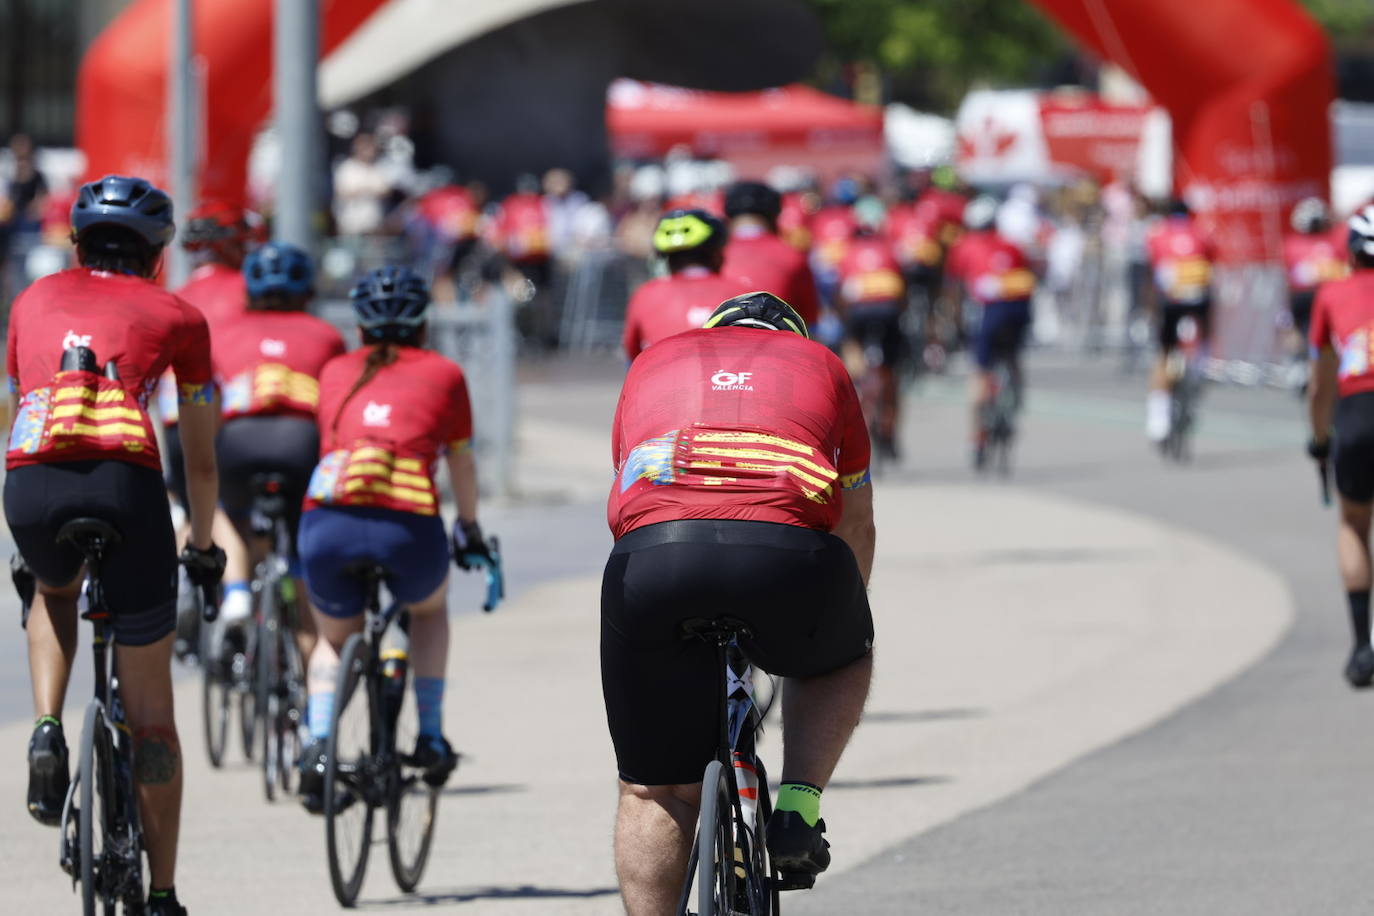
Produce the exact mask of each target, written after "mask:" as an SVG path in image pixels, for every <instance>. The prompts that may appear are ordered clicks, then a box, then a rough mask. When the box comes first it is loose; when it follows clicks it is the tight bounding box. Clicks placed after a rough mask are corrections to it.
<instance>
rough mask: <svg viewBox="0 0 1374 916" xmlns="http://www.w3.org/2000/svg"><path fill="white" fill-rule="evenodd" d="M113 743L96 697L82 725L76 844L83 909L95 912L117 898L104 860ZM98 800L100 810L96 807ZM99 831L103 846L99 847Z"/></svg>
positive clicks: (91, 914)
mask: <svg viewBox="0 0 1374 916" xmlns="http://www.w3.org/2000/svg"><path fill="white" fill-rule="evenodd" d="M111 755H112V748H111V747H110V733H109V732H108V731H106V729H105V708H104V707H103V706H102V705H101V704H100V703H99V702H96V701H93V702H92V703H91V704H90V705H89V706H87V707H86V719H85V722H84V724H83V725H82V728H81V756H80V759H79V760H78V761H77V780H78V781H79V791H78V796H77V797H78V799H79V804H80V808H79V810H78V815H77V822H78V826H77V837H78V840H77V848H78V850H79V852H78V854H79V856H80V862H79V864H78V868H77V875H78V877H79V880H80V882H81V911H82V913H84V914H85V916H95V912H96V904H97V902H100V903H103V904H104V906H103V910H104V912H105V913H106V914H107V916H110V914H113V913H114V901H113V900H112V899H111V898H110V896H109V895H108V894H107V893H106V892H105V885H106V884H107V883H108V882H107V881H106V877H107V876H106V875H105V868H104V865H105V860H106V858H107V856H106V850H107V844H108V842H109V821H110V816H111V811H110V789H111V781H112V780H113V777H114V762H113V758H112V756H111ZM97 801H98V803H99V810H98V811H97ZM97 833H98V834H99V840H100V848H99V849H97V848H96V837H97Z"/></svg>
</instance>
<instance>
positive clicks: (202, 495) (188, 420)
mask: <svg viewBox="0 0 1374 916" xmlns="http://www.w3.org/2000/svg"><path fill="white" fill-rule="evenodd" d="M180 418H181V419H180V423H181V427H180V428H181V448H182V452H183V455H184V458H183V463H184V464H185V467H186V494H187V497H188V498H189V499H190V502H191V506H190V510H191V543H192V544H194V545H195V546H196V547H198V548H200V549H202V550H204V549H207V548H208V547H209V546H210V543H211V541H210V527H211V525H213V524H214V519H215V506H216V505H217V504H218V503H219V471H218V469H217V467H216V465H215V432H216V429H217V428H218V426H219V393H218V392H213V393H212V394H210V396H209V397H208V398H207V399H206V400H204V401H202V400H198V399H185V400H183V401H182V402H181V410H180Z"/></svg>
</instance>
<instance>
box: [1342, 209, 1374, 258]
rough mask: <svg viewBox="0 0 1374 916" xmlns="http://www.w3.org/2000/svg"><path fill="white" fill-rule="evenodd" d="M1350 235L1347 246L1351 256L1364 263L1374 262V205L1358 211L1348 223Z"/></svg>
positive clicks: (1347, 237) (1347, 238)
mask: <svg viewBox="0 0 1374 916" xmlns="http://www.w3.org/2000/svg"><path fill="white" fill-rule="evenodd" d="M1347 225H1348V226H1349V228H1350V234H1349V235H1347V236H1346V245H1347V246H1349V248H1350V254H1351V255H1352V256H1353V257H1356V258H1359V259H1361V260H1362V261H1365V262H1368V261H1374V204H1366V205H1365V206H1363V207H1361V208H1360V209H1358V210H1356V211H1355V212H1354V213H1353V214H1352V215H1351V217H1350V222H1349V223H1347Z"/></svg>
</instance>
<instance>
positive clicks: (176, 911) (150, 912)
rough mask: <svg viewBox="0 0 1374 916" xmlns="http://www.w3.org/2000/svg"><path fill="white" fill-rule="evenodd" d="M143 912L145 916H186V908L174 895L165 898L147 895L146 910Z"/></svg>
mask: <svg viewBox="0 0 1374 916" xmlns="http://www.w3.org/2000/svg"><path fill="white" fill-rule="evenodd" d="M143 912H144V914H145V916H188V914H187V912H186V907H184V906H182V905H181V903H180V901H178V900H177V898H176V894H172V895H171V896H167V897H154V896H153V895H152V894H149V895H148V908H147V909H146V910H144V911H143Z"/></svg>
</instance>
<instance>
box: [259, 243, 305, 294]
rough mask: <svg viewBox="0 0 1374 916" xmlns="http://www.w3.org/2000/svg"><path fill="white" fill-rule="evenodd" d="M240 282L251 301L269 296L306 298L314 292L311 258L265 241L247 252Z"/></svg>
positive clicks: (278, 244) (284, 245) (303, 253)
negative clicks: (242, 280) (275, 294)
mask: <svg viewBox="0 0 1374 916" xmlns="http://www.w3.org/2000/svg"><path fill="white" fill-rule="evenodd" d="M243 279H244V282H245V283H246V284H247V286H248V295H249V297H250V298H253V299H260V298H262V297H263V296H266V295H268V294H269V293H278V294H280V295H283V296H309V295H310V294H311V293H312V292H314V291H315V267H314V265H313V264H311V262H310V255H308V254H306V253H305V252H304V251H302V250H301V249H299V248H297V247H296V246H295V245H288V244H286V243H285V242H268V243H267V244H266V245H263V246H262V247H261V248H257V249H254V250H253V251H252V252H250V253H249V255H248V257H247V258H246V259H245V260H244V262H243Z"/></svg>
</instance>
